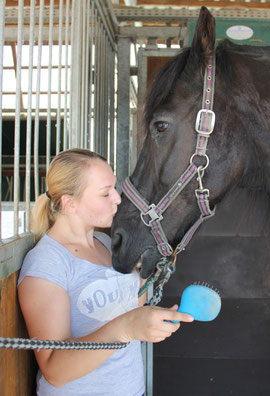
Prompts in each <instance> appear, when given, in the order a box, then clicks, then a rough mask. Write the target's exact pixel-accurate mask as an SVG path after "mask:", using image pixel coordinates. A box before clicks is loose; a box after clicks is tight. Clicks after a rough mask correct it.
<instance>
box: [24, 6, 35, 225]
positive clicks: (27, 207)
mask: <svg viewBox="0 0 270 396" xmlns="http://www.w3.org/2000/svg"><path fill="white" fill-rule="evenodd" d="M35 6H36V0H31V5H30V27H29V30H30V31H29V37H30V41H29V57H28V103H27V122H26V162H25V223H26V224H25V228H26V231H29V230H30V201H31V140H32V136H31V134H32V88H33V50H34V26H35Z"/></svg>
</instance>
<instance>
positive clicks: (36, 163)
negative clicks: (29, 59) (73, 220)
mask: <svg viewBox="0 0 270 396" xmlns="http://www.w3.org/2000/svg"><path fill="white" fill-rule="evenodd" d="M43 10H44V0H40V9H39V33H38V69H37V89H36V90H37V94H36V113H35V130H34V183H35V200H37V198H38V196H39V159H38V155H39V101H40V65H41V55H42V39H43Z"/></svg>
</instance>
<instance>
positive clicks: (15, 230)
mask: <svg viewBox="0 0 270 396" xmlns="http://www.w3.org/2000/svg"><path fill="white" fill-rule="evenodd" d="M23 5H24V2H23V0H19V13H18V36H17V65H16V70H17V73H16V113H15V131H14V134H15V136H14V222H13V233H14V235H18V233H19V201H20V174H19V167H20V109H21V59H22V43H23Z"/></svg>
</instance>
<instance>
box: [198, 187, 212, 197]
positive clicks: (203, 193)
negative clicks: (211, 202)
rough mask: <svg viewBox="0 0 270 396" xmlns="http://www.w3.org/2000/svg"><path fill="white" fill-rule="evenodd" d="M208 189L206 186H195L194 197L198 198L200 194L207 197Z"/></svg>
mask: <svg viewBox="0 0 270 396" xmlns="http://www.w3.org/2000/svg"><path fill="white" fill-rule="evenodd" d="M209 194H210V193H209V190H208V188H203V189H200V188H197V189H196V190H195V195H196V198H197V199H198V198H199V196H200V195H204V196H205V197H206V198H208V197H209Z"/></svg>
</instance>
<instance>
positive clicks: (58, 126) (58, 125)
mask: <svg viewBox="0 0 270 396" xmlns="http://www.w3.org/2000/svg"><path fill="white" fill-rule="evenodd" d="M58 25H59V35H58V87H57V122H56V154H58V153H59V151H60V138H61V85H62V84H61V82H62V44H63V0H60V3H59V21H58Z"/></svg>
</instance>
